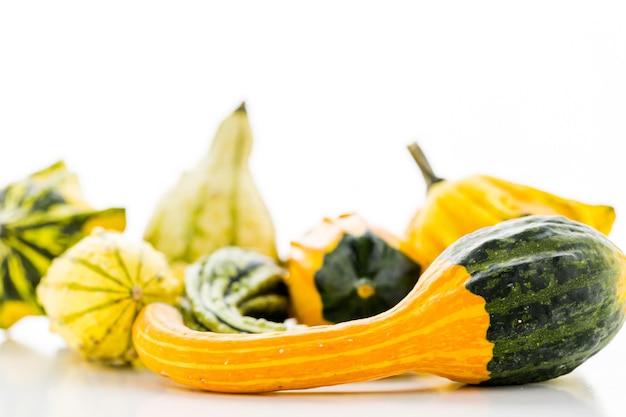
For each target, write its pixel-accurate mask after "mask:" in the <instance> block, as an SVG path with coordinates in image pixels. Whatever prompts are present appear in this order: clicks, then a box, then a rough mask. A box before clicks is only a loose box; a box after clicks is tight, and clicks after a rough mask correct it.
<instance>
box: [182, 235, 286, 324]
mask: <svg viewBox="0 0 626 417" xmlns="http://www.w3.org/2000/svg"><path fill="white" fill-rule="evenodd" d="M285 275H286V271H285V269H284V268H282V267H281V266H279V265H278V264H277V263H276V262H275V261H274V260H273V259H272V258H270V257H268V256H266V255H263V254H261V253H259V252H257V251H254V250H251V249H243V248H239V247H235V246H232V247H231V246H227V247H223V248H220V249H218V250H216V251H215V252H213V253H212V254H210V255H207V256H204V257H202V258H201V259H200V260H198V261H197V262H194V263H193V264H191V265H189V266H188V267H187V268H186V269H185V290H186V291H185V298H186V301H187V302H186V303H185V304H183V306H184V307H185V313H186V314H185V317H186V319H187V320H188V321H189V323H188V325H190V327H194V328H195V329H196V330H204V331H212V332H219V333H262V332H269V331H281V330H287V329H288V328H289V322H287V319H288V297H287V289H286V287H285Z"/></svg>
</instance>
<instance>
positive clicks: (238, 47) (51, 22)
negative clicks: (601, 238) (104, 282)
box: [0, 1, 626, 250]
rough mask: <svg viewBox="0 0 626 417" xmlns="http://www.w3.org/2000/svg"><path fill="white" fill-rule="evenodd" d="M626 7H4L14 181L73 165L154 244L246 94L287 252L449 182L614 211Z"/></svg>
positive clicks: (258, 166)
mask: <svg viewBox="0 0 626 417" xmlns="http://www.w3.org/2000/svg"><path fill="white" fill-rule="evenodd" d="M625 22H626V2H621V1H593V2H591V1H524V2H512V1H431V2H417V1H411V2H410V1H404V2H403V1H379V2H372V1H315V2H302V1H301V2H296V1H291V2H290V1H228V2H226V1H224V2H216V1H213V2H211V1H145V2H139V1H107V2H88V1H54V2H52V1H3V2H0V184H2V185H4V184H7V183H9V182H11V181H14V180H17V179H20V178H22V177H23V176H25V175H27V174H29V173H31V172H33V171H36V170H39V169H41V168H43V167H45V166H47V165H48V164H50V163H52V162H54V161H56V160H59V159H63V160H64V161H65V162H66V163H67V165H68V166H69V168H70V169H71V170H73V171H75V172H76V173H77V174H78V175H79V178H80V180H81V184H82V187H83V191H84V193H85V195H86V196H87V199H88V201H89V202H90V203H92V205H94V206H95V207H98V208H105V207H110V206H122V207H125V208H126V209H127V218H128V228H127V233H128V234H129V235H132V236H133V237H134V238H137V239H139V238H141V236H142V233H143V228H144V227H145V224H146V222H147V220H148V217H149V216H150V214H151V212H152V210H153V208H154V205H155V204H156V202H157V201H158V199H159V198H160V197H161V195H162V194H163V193H164V192H165V191H166V190H167V189H168V188H169V187H171V186H172V185H174V184H175V182H176V181H177V180H178V177H179V175H180V174H181V173H182V172H183V171H184V170H186V169H189V168H191V167H192V166H193V165H194V164H195V163H196V162H197V161H198V160H199V159H200V158H201V156H202V155H204V154H205V153H206V152H207V151H208V147H209V145H210V141H211V139H212V137H213V134H214V133H215V130H216V128H217V125H218V124H219V123H220V122H221V121H222V120H223V118H225V117H226V116H228V114H229V113H230V112H231V111H233V110H234V109H235V108H236V107H237V106H239V104H240V102H241V101H245V102H246V104H247V108H248V113H249V116H250V120H251V123H252V129H253V134H254V149H253V154H252V160H251V165H252V170H253V173H254V175H255V177H256V180H257V184H258V187H259V189H260V190H261V193H262V195H263V197H264V199H265V201H266V203H267V205H268V207H269V208H270V211H271V213H272V216H273V218H274V221H275V223H276V227H277V232H278V240H279V245H280V247H281V248H282V250H284V249H285V248H286V247H287V246H288V242H289V240H290V239H293V238H297V237H299V236H300V235H301V234H302V233H303V232H304V231H306V230H307V229H309V228H310V227H312V226H314V225H316V224H317V223H318V222H319V221H320V220H321V219H322V217H324V216H335V215H338V214H340V213H343V212H348V211H357V212H359V213H361V214H362V215H363V216H364V217H365V218H366V219H367V220H369V221H371V222H373V223H377V224H379V225H381V226H384V227H386V228H388V229H390V230H392V231H394V232H396V233H400V232H401V231H402V230H403V229H404V227H405V225H406V222H407V221H408V219H409V218H410V216H411V214H412V213H413V212H414V210H415V209H417V207H419V205H420V204H422V203H423V202H424V197H425V187H424V184H423V180H422V177H421V175H420V174H419V171H418V170H417V168H416V166H415V164H414V163H413V161H412V159H411V157H410V155H409V153H408V151H407V149H406V145H408V144H409V143H410V142H412V141H414V140H418V141H419V143H420V144H421V146H422V148H423V149H424V150H425V152H426V154H427V156H428V157H429V159H430V160H431V163H432V165H433V167H434V169H435V170H436V172H437V173H438V174H439V175H440V176H442V177H445V178H449V179H455V178H460V177H463V176H466V175H470V174H474V173H484V174H490V175H494V176H499V177H502V178H505V179H509V180H512V181H516V182H520V183H525V184H528V185H532V186H535V187H537V188H541V189H544V190H546V191H550V192H553V193H555V194H559V195H562V196H564V197H568V198H573V199H577V200H580V201H585V202H588V203H596V204H609V205H612V206H614V207H615V208H616V211H617V221H616V223H615V226H614V230H613V232H612V234H611V237H612V238H613V239H614V240H615V242H616V243H618V245H619V246H623V247H626V221H625V220H624V218H626V217H624V218H623V217H622V215H624V216H626V187H625V185H624V180H625V175H624V174H625V170H626V168H625V167H624V163H623V160H624V151H623V149H622V148H623V146H622V142H623V139H624V137H626V123H625V122H626V24H625Z"/></svg>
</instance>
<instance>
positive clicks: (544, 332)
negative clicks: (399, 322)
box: [443, 216, 625, 384]
mask: <svg viewBox="0 0 626 417" xmlns="http://www.w3.org/2000/svg"><path fill="white" fill-rule="evenodd" d="M443 257H444V258H447V259H449V260H450V261H451V262H453V263H455V264H458V265H462V266H464V267H465V269H466V270H467V272H468V273H469V274H470V275H471V279H470V280H469V281H468V282H467V284H466V287H467V289H468V290H469V291H471V292H472V293H474V294H477V295H480V296H481V297H483V298H484V299H485V301H486V305H485V309H486V311H487V313H488V314H489V317H490V320H489V322H490V324H489V328H488V330H487V335H486V336H487V339H488V340H489V341H491V342H493V343H494V348H493V359H492V360H491V361H490V362H489V364H488V370H489V371H490V372H491V377H490V379H489V380H487V381H485V382H484V383H485V384H509V383H519V382H533V381H540V380H545V379H550V378H553V377H556V376H559V375H563V374H566V373H568V372H570V371H572V370H573V369H574V368H576V367H577V366H579V365H580V364H581V363H583V362H584V361H585V360H586V359H587V358H588V357H590V356H592V355H594V354H595V353H596V352H598V351H599V350H600V349H601V348H603V347H604V346H605V345H606V344H607V343H608V342H609V341H610V340H611V339H612V338H613V336H614V334H615V333H616V332H617V330H618V329H619V328H620V327H621V326H622V324H623V322H624V294H623V293H624V280H625V278H624V270H625V265H624V257H623V255H622V254H621V252H620V251H619V249H617V248H616V247H615V246H614V245H613V244H612V243H611V242H610V241H609V240H608V239H607V238H606V237H605V236H604V235H601V234H600V233H599V232H596V231H595V230H594V229H592V228H590V227H589V226H586V225H583V224H581V223H578V222H574V221H571V220H568V219H566V218H565V217H560V216H529V217H524V218H521V219H518V220H511V221H507V222H504V223H502V224H500V225H497V226H494V227H491V228H486V229H483V230H480V231H478V232H476V233H474V234H472V235H469V236H467V237H466V238H464V239H463V240H462V241H461V242H460V243H459V244H457V245H454V246H453V247H451V248H450V250H448V251H447V252H445V253H444V254H443Z"/></svg>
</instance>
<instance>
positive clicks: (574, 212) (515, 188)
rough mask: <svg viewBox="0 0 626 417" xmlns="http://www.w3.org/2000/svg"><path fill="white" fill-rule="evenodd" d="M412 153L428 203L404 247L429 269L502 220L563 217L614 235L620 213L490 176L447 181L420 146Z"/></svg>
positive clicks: (411, 227) (411, 147)
mask: <svg viewBox="0 0 626 417" xmlns="http://www.w3.org/2000/svg"><path fill="white" fill-rule="evenodd" d="M409 151H410V152H411V155H412V156H413V158H414V159H415V161H416V163H417V165H418V166H419V168H420V170H421V172H422V175H423V177H424V179H425V180H426V185H427V193H426V202H425V203H424V204H423V205H422V206H421V207H420V208H419V209H418V210H416V212H415V213H414V215H413V216H412V218H411V219H410V220H409V222H408V224H407V226H406V229H405V233H404V236H403V243H402V247H403V248H404V249H405V250H407V251H410V252H412V253H414V254H415V257H416V259H417V261H418V262H419V263H420V264H421V265H422V267H423V268H427V267H428V265H430V264H431V263H432V262H433V261H434V259H435V258H436V257H437V256H438V255H439V254H440V253H441V252H443V250H444V249H445V248H447V247H448V246H450V245H451V244H452V243H453V242H454V241H456V240H457V239H459V238H460V237H462V236H464V235H466V234H468V233H471V232H473V231H475V230H478V229H480V228H481V227H485V226H493V225H494V224H496V223H498V222H501V221H503V220H509V219H514V218H518V217H522V216H528V215H532V214H544V215H562V216H565V217H568V218H570V219H572V220H576V221H579V222H582V223H585V224H588V225H590V226H592V227H594V228H596V229H597V230H599V231H600V232H602V233H604V234H607V235H608V234H609V232H610V231H611V228H612V226H613V222H614V221H615V210H614V208H613V207H611V206H607V205H593V204H587V203H583V202H579V201H576V200H571V199H566V198H563V197H560V196H557V195H554V194H551V193H548V192H546V191H542V190H539V189H536V188H533V187H530V186H527V185H523V184H518V183H514V182H511V181H507V180H504V179H501V178H496V177H493V176H489V175H470V176H467V177H463V178H460V179H457V180H446V179H442V178H440V177H438V176H437V175H435V173H434V172H433V169H432V167H431V166H430V164H429V162H428V160H427V159H426V156H425V155H424V152H423V151H422V149H421V148H420V147H419V145H418V144H417V143H412V144H411V145H409Z"/></svg>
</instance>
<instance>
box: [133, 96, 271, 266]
mask: <svg viewBox="0 0 626 417" xmlns="http://www.w3.org/2000/svg"><path fill="white" fill-rule="evenodd" d="M252 145H253V136H252V128H251V126H250V120H249V118H248V112H247V110H246V106H245V104H244V103H242V104H241V105H240V106H239V107H238V108H237V109H236V110H235V111H233V112H232V113H231V114H230V115H229V116H228V117H226V118H225V119H224V120H223V121H222V122H221V123H220V125H219V126H218V129H217V131H216V132H215V136H214V137H213V140H212V142H211V146H210V148H209V150H208V152H207V153H206V154H205V155H204V156H203V157H202V158H201V159H200V160H199V161H198V162H197V164H196V165H195V166H194V167H192V168H191V169H189V170H188V171H185V172H184V173H183V174H182V175H181V176H180V178H179V180H178V182H177V183H176V184H175V185H174V186H173V187H172V188H171V189H169V190H167V191H166V192H165V193H164V195H163V196H162V197H161V200H160V201H159V202H158V203H157V205H156V207H155V208H154V211H153V213H152V215H151V217H150V219H149V221H148V224H147V225H146V228H145V231H144V236H143V238H144V239H145V240H146V241H147V242H149V243H151V244H152V245H153V246H154V247H155V248H156V249H157V250H158V251H160V252H162V253H163V254H164V255H165V256H166V257H167V258H168V260H169V262H170V263H171V264H172V265H173V266H174V267H176V268H181V269H184V267H185V266H186V265H188V264H190V263H193V262H195V261H197V260H198V259H199V258H200V257H202V256H204V255H209V254H211V253H212V252H213V251H215V250H217V249H219V248H221V247H225V246H238V247H242V248H246V249H253V250H256V251H257V252H260V253H262V254H264V255H267V256H269V257H271V258H273V259H275V260H278V252H277V248H276V233H275V229H274V222H273V219H272V217H271V214H270V212H269V210H268V208H267V205H266V204H265V201H264V199H263V198H262V195H261V193H260V191H259V189H258V187H257V185H256V182H255V177H254V176H253V174H252V171H251V168H250V164H249V159H250V156H251V154H252V148H253V146H252Z"/></svg>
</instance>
